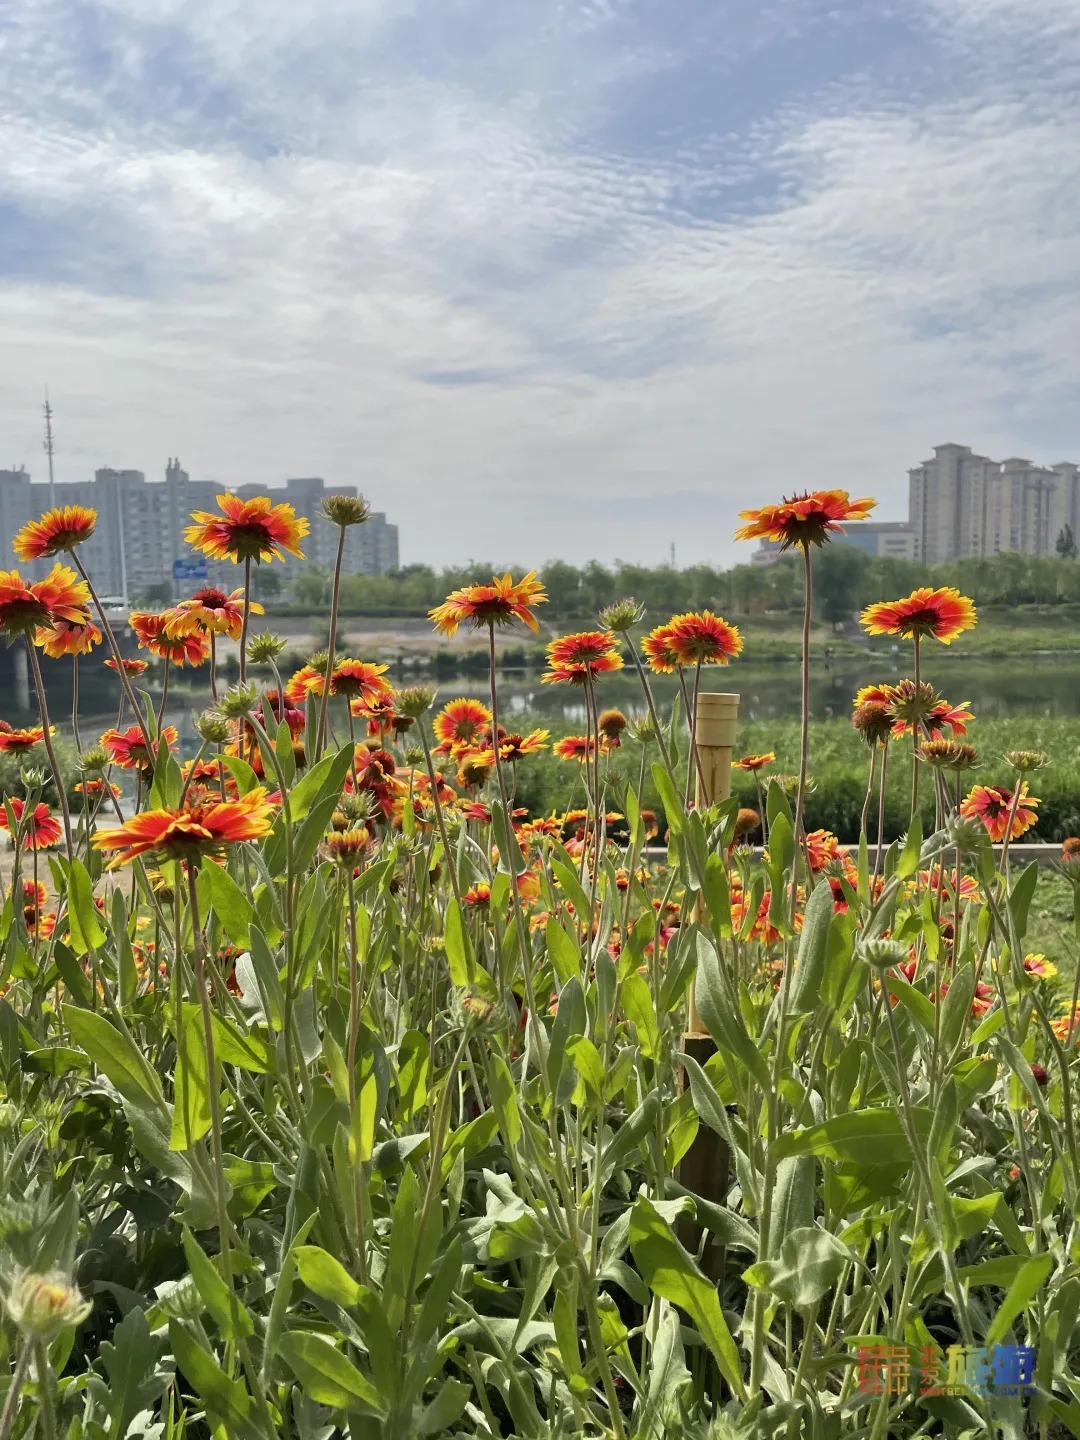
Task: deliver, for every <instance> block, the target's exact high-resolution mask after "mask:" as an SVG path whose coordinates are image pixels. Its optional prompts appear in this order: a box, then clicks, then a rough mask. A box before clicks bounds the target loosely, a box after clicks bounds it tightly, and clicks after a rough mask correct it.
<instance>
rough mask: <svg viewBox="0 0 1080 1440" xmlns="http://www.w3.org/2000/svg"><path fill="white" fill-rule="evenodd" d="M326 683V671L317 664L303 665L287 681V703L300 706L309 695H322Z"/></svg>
mask: <svg viewBox="0 0 1080 1440" xmlns="http://www.w3.org/2000/svg"><path fill="white" fill-rule="evenodd" d="M325 684H326V673H325V671H323V670H320V669H318V667H317V666H315V665H301V666H300V669H299V670H295V671H294V672H293V673H292V675H290V676H289V678H288V680H286V682H285V700H286V703H287V704H289V705H295V706H297V707H298V708H299V707H300V706H303V705H304V704H305V702H306V701H307V697H308V696H309V695H315V696H319V695H321V694H322V692H323V688H324V686H325Z"/></svg>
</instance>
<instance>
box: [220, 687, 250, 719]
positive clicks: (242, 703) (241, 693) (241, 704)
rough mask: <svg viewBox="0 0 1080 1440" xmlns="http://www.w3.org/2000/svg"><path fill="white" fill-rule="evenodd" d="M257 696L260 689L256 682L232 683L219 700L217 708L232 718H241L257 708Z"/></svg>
mask: <svg viewBox="0 0 1080 1440" xmlns="http://www.w3.org/2000/svg"><path fill="white" fill-rule="evenodd" d="M257 696H258V691H257V689H256V688H255V685H254V683H249V684H247V685H231V686H230V687H229V689H228V690H226V691H225V694H224V695H222V697H221V699H220V700H219V701H218V704H217V708H218V710H219V711H220V712H221V714H222V715H224V716H226V717H228V718H229V719H230V720H241V719H244V718H246V717H247V716H248V715H250V714H251V712H252V711H253V710H254V709H255V701H256V698H257Z"/></svg>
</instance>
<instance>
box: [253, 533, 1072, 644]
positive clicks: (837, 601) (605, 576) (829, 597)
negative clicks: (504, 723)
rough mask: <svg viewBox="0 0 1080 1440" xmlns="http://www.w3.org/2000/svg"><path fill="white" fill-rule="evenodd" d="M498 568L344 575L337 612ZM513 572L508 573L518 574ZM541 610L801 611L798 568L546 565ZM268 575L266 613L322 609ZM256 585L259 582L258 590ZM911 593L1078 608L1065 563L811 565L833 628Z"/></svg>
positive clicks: (394, 606) (828, 554)
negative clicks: (622, 604) (927, 590)
mask: <svg viewBox="0 0 1080 1440" xmlns="http://www.w3.org/2000/svg"><path fill="white" fill-rule="evenodd" d="M506 568H507V567H506V566H505V565H491V564H488V563H481V562H470V563H469V564H468V565H464V566H451V567H447V568H445V569H442V570H435V569H433V568H432V567H431V566H429V565H406V566H405V567H403V568H402V569H400V570H397V571H395V572H393V573H392V574H389V575H345V576H343V577H342V581H341V608H342V610H343V612H345V613H347V614H354V615H365V614H367V615H386V616H393V615H402V616H416V615H424V614H426V613H427V611H428V610H430V609H431V608H432V607H433V606H435V605H438V604H439V603H440V602H441V601H442V600H444V599H445V597H446V596H447V595H448V594H449V592H450V591H451V590H454V589H456V588H457V587H459V586H461V585H468V584H471V583H472V582H474V581H476V580H478V579H482V578H484V577H485V576H488V575H491V574H494V573H501V572H502V571H503V570H504V569H506ZM519 569H520V567H515V570H514V573H515V574H517V573H518V571H519ZM539 573H540V575H541V578H542V579H543V581H544V584H545V586H546V587H547V593H548V597H549V604H548V605H547V606H546V608H545V612H544V613H545V618H547V619H550V620H552V621H557V622H559V623H562V622H563V621H565V620H571V619H585V618H592V617H595V615H596V614H597V612H598V611H599V610H601V609H602V608H603V607H604V606H605V605H608V604H610V603H611V602H612V601H613V600H618V599H621V598H622V597H623V596H626V595H633V596H634V597H635V598H636V599H637V600H639V601H641V602H642V603H643V604H644V605H645V606H646V607H647V608H648V613H649V615H650V616H652V617H656V616H666V615H670V614H675V613H677V612H679V611H684V610H700V609H705V608H708V609H711V610H715V611H718V612H720V613H721V614H725V615H760V614H765V613H781V614H783V613H786V612H797V611H799V610H801V608H802V569H801V565H800V563H799V562H798V561H797V559H796V558H795V557H792V556H784V557H781V558H780V559H779V560H778V561H776V563H775V564H772V565H761V566H759V565H734V566H732V567H731V568H730V569H726V570H722V569H719V568H718V567H714V566H709V565H689V566H686V567H685V568H684V569H675V568H673V567H672V566H670V565H659V566H645V565H629V564H624V563H622V562H620V561H616V562H615V563H614V564H613V565H602V564H601V563H600V562H599V561H596V560H593V561H590V562H589V563H588V564H587V565H582V566H576V565H568V564H567V563H566V562H565V561H563V560H553V561H550V562H549V563H548V564H546V565H544V566H543V567H542V568H541V569H540V572H539ZM278 580H279V577H278V576H276V575H272V573H271V572H269V571H267V572H266V574H265V575H263V574H261V573H260V575H259V576H258V577H257V579H256V587H257V588H256V594H257V595H259V597H260V598H261V599H264V600H266V601H269V602H270V603H271V604H272V606H273V608H274V609H278V608H280V607H281V606H283V605H287V606H290V607H292V608H295V609H297V610H321V609H324V608H325V607H326V606H327V605H328V604H329V601H330V588H331V581H332V576H331V574H330V572H329V571H328V570H326V569H323V568H321V567H319V566H316V565H309V566H306V567H304V569H302V570H300V571H299V572H298V573H297V574H296V575H294V576H293V577H291V578H290V580H289V581H288V582H287V584H286V585H284V586H282V585H281V584H280V581H279V583H278V584H273V583H272V581H278ZM260 582H262V583H260ZM920 585H935V586H936V585H955V586H957V587H958V588H959V589H960V590H962V591H963V592H964V594H966V595H970V596H972V598H973V599H974V600H975V601H976V602H977V603H979V604H982V605H1031V604H1042V605H1056V604H1069V603H1078V604H1080V564H1077V562H1076V560H1075V559H1074V558H1072V557H1070V556H1067V555H1054V556H1032V555H1020V554H1014V553H1011V552H1010V553H1005V554H1001V555H995V556H986V557H982V556H975V557H971V558H967V559H962V560H954V561H950V562H947V563H944V564H939V565H926V564H923V563H920V562H917V561H911V560H900V559H896V558H894V557H887V556H873V555H868V554H866V553H865V552H864V551H862V550H859V549H857V548H856V547H855V546H853V545H832V546H828V547H826V548H825V549H823V550H822V551H821V552H820V553H818V554H816V555H815V557H814V593H815V610H816V613H817V614H818V615H819V616H820V617H821V618H822V619H824V620H827V621H831V622H832V623H834V624H842V623H843V622H845V621H847V620H850V619H851V618H852V616H853V615H854V614H855V613H856V612H857V611H858V610H859V609H861V608H862V606H864V605H867V604H869V603H870V602H871V601H872V600H879V599H891V598H894V597H896V596H900V595H906V594H907V593H908V592H909V591H911V590H914V589H915V588H916V587H917V586H920Z"/></svg>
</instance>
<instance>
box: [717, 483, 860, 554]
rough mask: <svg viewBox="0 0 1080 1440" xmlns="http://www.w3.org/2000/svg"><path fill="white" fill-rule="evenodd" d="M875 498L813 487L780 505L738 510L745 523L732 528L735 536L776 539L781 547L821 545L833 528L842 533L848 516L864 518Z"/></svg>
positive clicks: (744, 538)
mask: <svg viewBox="0 0 1080 1440" xmlns="http://www.w3.org/2000/svg"><path fill="white" fill-rule="evenodd" d="M876 504H877V501H876V500H870V499H862V500H852V499H851V497H850V495H849V494H848V492H847V491H846V490H815V491H812V492H807V493H806V494H803V495H793V496H791V497H790V498H789V499H788V498H785V499H784V500H782V501H781V502H780V504H779V505H763V506H762V507H761V508H760V509H759V510H741V511H740V512H739V519H740V520H745V521H746V522H747V523H746V524H745V525H743V526H741V527H740V528H739V529H738V530H736V531H735V539H736V540H775V541H779V543H780V547H781V549H783V550H788V549H790V548H791V547H792V546H793V545H803V546H808V545H824V543H825V541H826V540H827V539H828V537H829V535H830V534H831V533H834V532H839V533H841V534H843V530H844V524H843V522H845V521H847V520H865V519H866V517H867V515H869V514H870V511H871V510H873V508H874V506H875V505H876Z"/></svg>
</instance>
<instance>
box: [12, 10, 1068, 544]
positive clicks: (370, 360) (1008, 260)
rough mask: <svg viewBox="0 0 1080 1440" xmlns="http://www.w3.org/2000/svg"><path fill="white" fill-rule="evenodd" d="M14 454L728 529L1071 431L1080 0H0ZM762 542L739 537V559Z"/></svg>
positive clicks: (557, 540) (898, 499) (422, 503)
mask: <svg viewBox="0 0 1080 1440" xmlns="http://www.w3.org/2000/svg"><path fill="white" fill-rule="evenodd" d="M0 60H2V62H3V67H2V68H3V77H4V79H3V89H2V91H0V353H2V355H3V357H4V360H3V383H2V385H0V465H6V464H9V463H16V464H17V463H19V462H21V461H24V462H25V463H26V465H27V467H28V468H29V469H30V470H31V471H32V472H33V473H34V474H35V476H36V477H37V478H43V456H42V453H41V430H40V427H41V418H40V405H41V398H42V388H43V386H44V385H45V383H46V382H47V383H48V385H49V387H50V391H51V394H52V398H53V402H54V405H55V408H56V412H57V436H58V474H59V476H60V477H61V478H65V479H67V478H72V479H74V478H81V477H85V476H88V475H89V474H90V473H91V472H92V470H93V468H94V467H95V466H96V465H100V464H112V465H116V466H132V467H137V468H140V469H143V470H145V471H146V472H147V474H148V475H152V476H155V477H156V476H158V475H160V473H161V472H162V470H163V467H164V463H165V459H166V457H167V456H169V455H174V454H176V455H179V456H180V457H181V459H182V460H183V462H184V464H185V465H186V466H187V468H188V469H189V470H190V472H191V474H192V475H193V476H195V477H198V478H212V479H217V480H220V481H221V482H222V483H223V484H238V483H241V482H245V481H251V480H258V481H261V482H264V483H266V484H268V485H269V484H273V483H276V482H279V481H280V480H282V479H283V478H284V477H285V476H286V475H290V474H293V475H297V474H298V475H312V474H316V475H323V476H325V477H326V478H327V480H328V481H331V482H334V481H337V482H339V483H344V482H350V483H358V484H359V485H360V487H361V488H362V489H363V490H364V491H365V493H367V494H368V495H369V497H370V498H371V500H372V501H373V502H374V504H375V506H376V508H379V509H385V510H387V511H388V512H389V514H390V517H391V518H392V519H396V520H397V521H398V522H399V524H400V526H401V538H402V546H401V548H402V557H403V560H405V561H410V560H430V561H435V562H437V561H438V560H440V559H446V560H455V561H456V560H465V559H468V558H470V557H476V558H489V557H490V558H491V559H492V560H495V559H499V560H506V561H513V562H517V563H519V564H525V563H527V564H538V563H540V562H542V561H543V560H545V559H547V558H551V557H554V556H557V555H558V556H563V557H565V558H567V559H574V560H582V559H586V558H589V557H593V556H596V557H598V558H601V559H611V558H613V557H616V556H618V557H622V558H625V559H633V560H656V561H659V560H663V559H665V558H666V556H667V553H668V547H669V545H670V544H671V543H672V542H674V543H675V545H676V547H677V556H678V559H679V562H680V563H682V562H690V561H693V560H714V561H721V562H726V561H729V560H731V559H733V558H735V556H736V555H737V554H738V553H739V552H738V550H737V549H736V547H735V546H733V544H732V543H731V540H730V535H731V530H732V527H733V523H734V515H735V512H736V510H737V509H739V508H740V506H743V505H746V504H750V503H753V502H755V501H761V500H767V499H772V498H776V497H777V496H778V495H779V494H780V493H782V492H791V491H792V490H795V489H799V488H804V487H806V486H807V485H809V486H817V485H820V484H826V483H827V484H840V485H844V486H846V487H848V488H850V489H852V490H853V491H855V492H856V493H859V494H864V493H871V494H876V495H877V496H878V497H879V499H880V500H881V502H882V508H881V512H880V513H881V515H882V516H883V517H884V518H900V517H902V516H903V515H904V513H905V507H906V475H905V471H906V468H907V467H908V466H909V465H911V464H914V463H915V462H917V461H918V460H920V459H922V458H924V457H925V456H926V455H927V454H928V453H929V452H930V449H931V447H932V446H933V445H934V444H940V443H942V442H944V441H946V440H955V441H959V442H961V443H966V444H972V445H974V446H975V447H976V448H978V449H981V450H983V451H985V452H988V453H990V454H994V455H1007V454H1016V453H1019V454H1025V455H1030V456H1031V457H1032V458H1034V459H1038V460H1041V461H1045V462H1053V461H1057V460H1060V459H1065V458H1072V459H1080V407H1078V405H1077V400H1078V389H1080V301H1078V295H1080V236H1078V233H1077V230H1078V216H1080V104H1078V103H1077V100H1078V94H1080V0H753V3H751V0H305V3H303V4H297V3H296V0H259V3H255V0H34V3H26V0H0ZM743 558H745V556H743Z"/></svg>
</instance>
